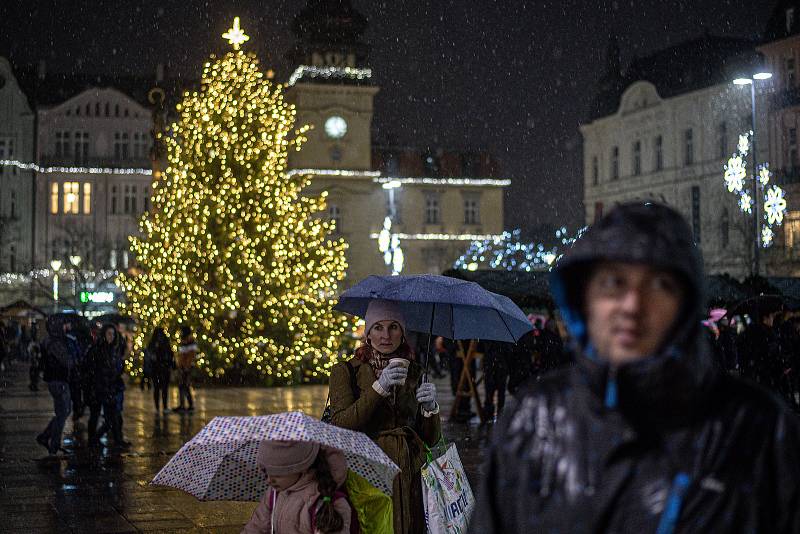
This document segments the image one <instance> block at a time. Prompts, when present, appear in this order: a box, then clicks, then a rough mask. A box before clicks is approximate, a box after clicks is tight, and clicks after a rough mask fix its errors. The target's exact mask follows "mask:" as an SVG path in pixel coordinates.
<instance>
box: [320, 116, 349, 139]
mask: <svg viewBox="0 0 800 534" xmlns="http://www.w3.org/2000/svg"><path fill="white" fill-rule="evenodd" d="M325 133H326V134H327V136H328V137H330V138H331V139H341V138H342V137H344V135H345V134H346V133H347V121H346V120H344V119H343V118H342V117H339V116H338V115H334V116H332V117H328V119H327V120H326V121H325Z"/></svg>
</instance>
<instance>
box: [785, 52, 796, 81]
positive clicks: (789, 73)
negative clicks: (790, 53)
mask: <svg viewBox="0 0 800 534" xmlns="http://www.w3.org/2000/svg"><path fill="white" fill-rule="evenodd" d="M786 85H787V87H788V88H791V87H794V85H795V68H794V57H787V58H786Z"/></svg>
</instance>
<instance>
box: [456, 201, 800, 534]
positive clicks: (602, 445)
mask: <svg viewBox="0 0 800 534" xmlns="http://www.w3.org/2000/svg"><path fill="white" fill-rule="evenodd" d="M702 265H703V263H702V257H701V255H700V251H699V249H698V248H697V246H696V245H695V243H694V239H693V235H692V231H691V229H690V227H689V225H688V224H687V223H686V221H685V220H684V219H683V217H682V216H681V215H680V214H679V213H677V212H676V211H675V210H673V209H672V208H669V207H666V206H662V205H658V204H654V203H647V204H623V205H621V206H619V207H617V208H615V209H613V210H612V211H611V212H609V213H608V214H607V215H606V216H605V217H604V218H603V219H601V220H600V221H599V222H597V223H595V225H594V226H592V227H591V228H590V229H589V230H588V231H587V232H586V234H584V236H583V237H582V238H581V239H579V240H578V241H577V242H576V243H575V245H574V246H573V248H572V249H571V250H569V251H568V252H567V253H566V254H565V255H564V257H563V258H562V259H561V260H560V261H559V263H558V264H557V265H556V267H555V269H554V271H553V274H552V276H551V288H552V290H553V294H554V296H555V298H556V301H557V303H558V305H559V308H560V311H561V316H562V317H563V318H564V319H565V321H566V324H567V326H568V328H569V330H570V333H571V337H572V341H573V343H574V346H573V348H572V350H573V351H574V353H575V359H576V361H575V364H574V365H573V366H571V367H568V368H563V369H561V370H559V371H556V372H554V373H550V374H548V375H545V376H543V377H542V378H541V379H540V380H539V381H538V382H536V383H533V384H531V385H530V387H527V389H524V390H522V391H521V392H520V394H519V396H518V398H517V401H516V402H512V403H509V405H507V406H506V414H505V416H504V417H503V420H502V422H501V424H499V425H498V426H496V427H495V434H494V436H493V438H492V443H491V445H490V446H489V449H488V451H487V455H486V464H485V469H484V473H485V476H484V477H482V480H481V483H480V488H479V498H478V507H477V510H476V512H475V514H474V515H473V524H472V525H471V529H472V531H473V532H476V533H478V532H480V533H482V534H493V533H506V532H658V533H659V534H672V533H678V532H680V533H695V532H696V533H700V532H770V533H790V532H791V533H794V532H800V491H798V490H797V481H798V480H800V421H798V419H797V418H796V417H795V415H794V414H793V413H791V411H790V410H789V409H788V407H787V406H786V405H785V404H784V403H783V402H782V401H781V400H780V399H778V398H777V397H776V396H774V395H772V394H771V393H769V392H767V391H765V390H764V389H762V388H760V387H759V386H757V385H755V384H752V383H750V382H745V381H742V380H739V379H738V378H736V377H732V376H730V375H728V374H726V373H722V372H720V371H719V370H718V369H717V368H716V367H715V366H714V365H713V363H712V362H711V358H710V355H709V353H708V351H709V349H708V346H707V344H706V341H705V339H704V338H703V335H702V332H701V329H702V328H703V327H702V324H701V320H702V319H703V317H704V315H705V313H704V312H705V309H704V304H705V303H704V275H703V267H702Z"/></svg>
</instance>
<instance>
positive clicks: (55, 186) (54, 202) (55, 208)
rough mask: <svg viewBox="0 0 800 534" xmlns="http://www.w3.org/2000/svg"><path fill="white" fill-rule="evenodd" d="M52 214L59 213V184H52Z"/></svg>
mask: <svg viewBox="0 0 800 534" xmlns="http://www.w3.org/2000/svg"><path fill="white" fill-rule="evenodd" d="M50 213H52V214H54V215H55V214H57V213H58V182H53V183H51V184H50Z"/></svg>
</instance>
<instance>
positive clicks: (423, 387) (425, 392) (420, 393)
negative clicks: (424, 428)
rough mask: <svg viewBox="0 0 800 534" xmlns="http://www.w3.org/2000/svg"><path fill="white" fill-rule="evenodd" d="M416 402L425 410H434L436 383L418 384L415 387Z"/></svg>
mask: <svg viewBox="0 0 800 534" xmlns="http://www.w3.org/2000/svg"><path fill="white" fill-rule="evenodd" d="M417 402H419V403H420V404H421V405H422V409H423V410H425V411H426V412H433V411H434V410H436V385H435V384H433V383H431V382H425V383H423V384H420V386H419V388H417Z"/></svg>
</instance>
